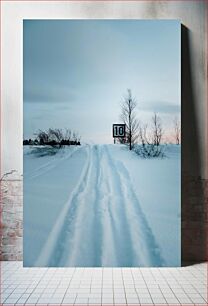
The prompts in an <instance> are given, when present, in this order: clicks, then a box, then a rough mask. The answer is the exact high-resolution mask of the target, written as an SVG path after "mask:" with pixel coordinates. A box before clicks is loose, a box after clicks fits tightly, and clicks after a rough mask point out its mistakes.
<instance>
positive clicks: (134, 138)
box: [119, 89, 181, 157]
mask: <svg viewBox="0 0 208 306" xmlns="http://www.w3.org/2000/svg"><path fill="white" fill-rule="evenodd" d="M136 108H137V101H136V99H135V98H134V97H132V93H131V90H130V89H128V90H127V95H126V96H125V97H124V99H123V101H122V103H121V114H120V119H121V121H122V122H123V123H124V124H125V125H126V137H125V138H119V142H120V143H124V144H127V145H128V147H129V150H132V149H134V150H135V151H136V153H138V154H139V155H141V156H143V157H158V156H163V155H164V153H163V147H162V146H161V142H162V139H163V136H164V129H163V126H162V120H161V118H160V116H159V115H158V114H157V113H154V114H153V116H152V120H151V123H150V125H148V124H147V123H142V122H141V121H139V120H138V118H137V113H136ZM172 136H173V138H174V140H175V143H176V144H177V145H179V144H180V136H181V127H180V121H179V119H178V118H177V117H175V118H174V120H173V135H172ZM137 143H139V144H140V145H139V146H135V145H136V144H137Z"/></svg>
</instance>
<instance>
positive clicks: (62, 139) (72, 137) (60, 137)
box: [23, 128, 81, 147]
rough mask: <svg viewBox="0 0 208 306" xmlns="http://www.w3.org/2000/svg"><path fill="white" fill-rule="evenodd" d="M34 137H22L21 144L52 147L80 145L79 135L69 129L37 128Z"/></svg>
mask: <svg viewBox="0 0 208 306" xmlns="http://www.w3.org/2000/svg"><path fill="white" fill-rule="evenodd" d="M34 135H35V136H36V137H35V139H34V140H33V139H24V140H23V145H42V146H45V145H50V146H53V147H62V146H65V145H81V142H80V141H81V137H80V135H79V133H78V132H75V131H71V130H70V129H65V130H62V129H53V128H49V129H48V130H45V131H43V130H38V131H37V132H36V133H35V134H34Z"/></svg>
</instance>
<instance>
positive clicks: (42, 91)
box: [24, 84, 77, 103]
mask: <svg viewBox="0 0 208 306" xmlns="http://www.w3.org/2000/svg"><path fill="white" fill-rule="evenodd" d="M76 98H77V94H76V92H75V91H74V90H71V89H70V88H67V87H62V86H51V85H46V86H45V87H43V86H39V84H34V85H33V87H29V86H28V87H25V88H24V102H32V103H37V102H41V103H66V102H71V101H73V102H74V101H76Z"/></svg>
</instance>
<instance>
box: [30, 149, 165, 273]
mask: <svg viewBox="0 0 208 306" xmlns="http://www.w3.org/2000/svg"><path fill="white" fill-rule="evenodd" d="M83 149H84V150H87V161H86V164H85V167H84V169H83V172H82V174H81V177H80V180H79V183H78V184H77V186H76V188H75V189H74V190H73V192H72V193H71V195H70V198H69V200H68V201H67V202H66V203H65V206H64V208H63V210H62V212H61V213H60V216H59V217H58V219H57V222H56V224H55V226H54V228H53V231H52V232H51V234H50V236H49V238H48V241H47V243H46V245H45V247H44V249H43V250H42V252H41V254H40V256H39V259H38V260H37V262H36V264H37V265H48V266H92V267H93V266H127V267H128V266H161V265H163V259H162V257H161V255H160V251H159V247H158V245H157V242H156V240H155V238H154V236H153V234H152V231H151V229H150V228H149V226H148V223H147V221H146V218H145V216H144V214H143V212H142V211H141V208H140V204H139V201H138V199H137V197H136V194H135V192H134V190H133V187H132V184H131V180H130V175H129V173H128V170H127V169H126V168H125V166H124V164H123V163H122V162H121V161H117V160H116V159H115V158H114V157H113V154H112V153H111V152H110V150H109V146H108V145H91V146H86V147H84V148H83Z"/></svg>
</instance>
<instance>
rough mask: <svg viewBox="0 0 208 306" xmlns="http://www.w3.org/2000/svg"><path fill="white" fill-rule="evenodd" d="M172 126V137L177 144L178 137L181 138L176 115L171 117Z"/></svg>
mask: <svg viewBox="0 0 208 306" xmlns="http://www.w3.org/2000/svg"><path fill="white" fill-rule="evenodd" d="M173 127H174V139H175V143H176V144H177V145H179V144H180V138H181V125H180V121H179V118H178V117H175V118H174V119H173Z"/></svg>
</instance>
